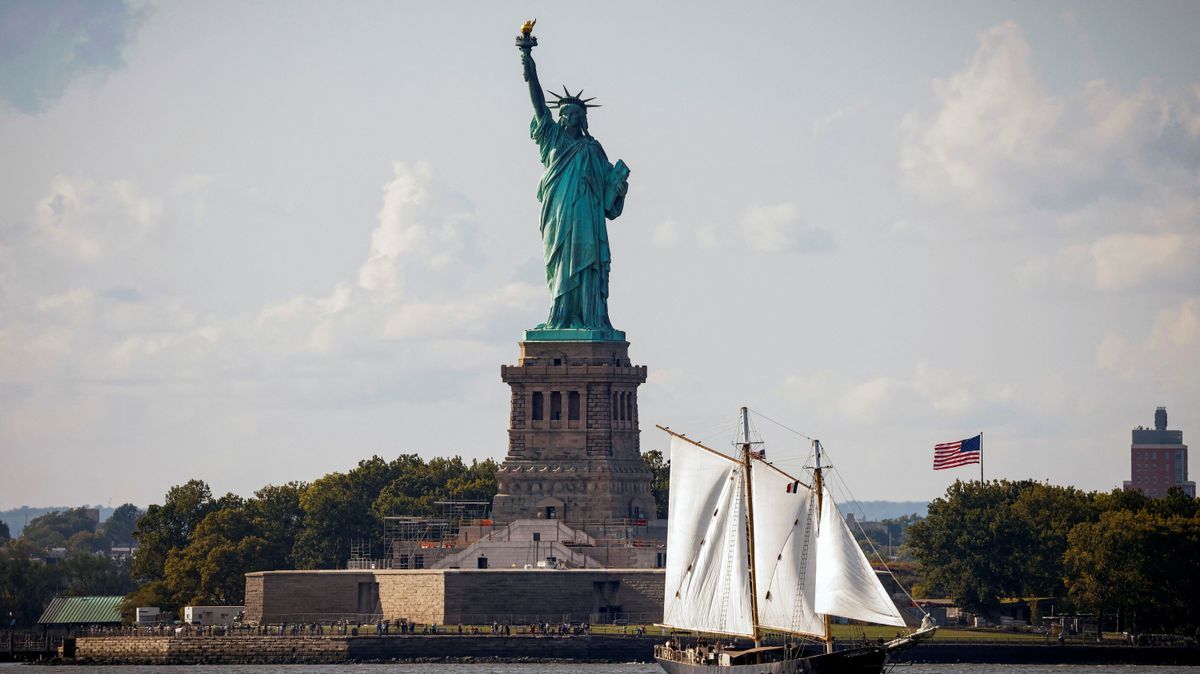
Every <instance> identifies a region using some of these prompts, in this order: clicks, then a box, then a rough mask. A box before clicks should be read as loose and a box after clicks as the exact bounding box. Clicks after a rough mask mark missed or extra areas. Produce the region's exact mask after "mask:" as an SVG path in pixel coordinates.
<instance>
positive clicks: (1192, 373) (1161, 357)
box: [1096, 297, 1200, 393]
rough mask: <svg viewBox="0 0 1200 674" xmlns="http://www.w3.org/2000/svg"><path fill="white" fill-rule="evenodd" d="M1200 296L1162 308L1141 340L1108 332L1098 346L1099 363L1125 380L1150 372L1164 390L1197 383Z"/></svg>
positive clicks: (1106, 370)
mask: <svg viewBox="0 0 1200 674" xmlns="http://www.w3.org/2000/svg"><path fill="white" fill-rule="evenodd" d="M1197 353H1200V297H1189V298H1187V299H1185V300H1183V301H1182V302H1180V303H1179V304H1178V305H1177V306H1172V307H1168V308H1166V309H1163V310H1162V311H1160V312H1158V315H1157V316H1156V317H1155V318H1154V323H1153V325H1152V326H1151V327H1150V328H1149V331H1148V333H1147V334H1145V335H1144V336H1143V337H1142V338H1141V339H1140V340H1138V339H1137V338H1133V339H1131V338H1130V337H1127V336H1125V335H1122V334H1120V333H1117V332H1108V333H1106V334H1105V335H1104V337H1103V339H1101V341H1100V343H1099V345H1098V346H1097V347H1096V365H1097V366H1098V367H1099V368H1100V369H1101V370H1103V371H1105V372H1107V373H1109V374H1111V375H1113V376H1115V377H1117V378H1118V379H1121V380H1125V381H1134V380H1144V379H1145V378H1146V376H1147V374H1151V375H1152V381H1154V382H1155V383H1156V385H1157V388H1158V389H1159V390H1160V392H1167V393H1169V392H1172V391H1177V390H1182V389H1183V388H1188V387H1194V385H1195V382H1196V381H1198V380H1200V361H1198V360H1197V358H1196V354H1197Z"/></svg>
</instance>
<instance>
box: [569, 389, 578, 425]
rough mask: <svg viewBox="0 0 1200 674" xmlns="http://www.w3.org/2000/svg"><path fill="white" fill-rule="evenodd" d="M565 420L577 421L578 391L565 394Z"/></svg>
mask: <svg viewBox="0 0 1200 674" xmlns="http://www.w3.org/2000/svg"><path fill="white" fill-rule="evenodd" d="M567 420H568V421H579V391H571V392H570V393H568V394H567Z"/></svg>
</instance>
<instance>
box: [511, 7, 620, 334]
mask: <svg viewBox="0 0 1200 674" xmlns="http://www.w3.org/2000/svg"><path fill="white" fill-rule="evenodd" d="M532 29H533V22H532V21H527V22H526V23H525V25H524V26H522V28H521V36H520V37H518V38H517V46H518V47H519V48H520V50H521V63H522V65H523V66H524V70H525V80H526V81H527V82H528V83H529V98H530V100H531V101H532V102H533V122H532V124H531V125H530V136H531V137H532V138H533V140H534V142H536V143H537V146H538V151H539V152H540V155H541V160H542V165H543V166H545V167H546V170H545V172H544V173H543V174H542V180H541V182H540V183H539V184H538V192H537V196H538V201H540V202H541V204H542V209H541V232H542V249H543V250H542V253H543V257H544V259H545V263H546V284H547V285H548V286H549V287H550V295H551V297H552V298H553V304H552V305H551V308H550V316H549V318H547V319H546V322H545V323H543V324H542V325H539V326H538V331H552V330H591V331H604V332H606V333H608V337H607V338H609V339H614V338H615V339H622V340H623V339H624V336H623V334H622V333H620V332H617V331H615V330H613V327H612V323H610V322H609V319H608V270H609V266H610V262H611V254H610V252H609V247H608V228H607V226H606V224H605V221H604V220H605V218H608V219H614V218H616V217H618V216H619V215H621V210H622V208H623V207H624V205H625V192H626V190H628V188H629V185H628V182H627V177H628V175H629V169H628V168H626V167H625V163H624V162H622V161H620V160H618V161H617V165H616V166H613V165H612V164H610V163H608V157H607V156H606V155H605V154H604V148H602V147H601V146H600V143H599V142H597V141H596V139H595V138H592V136H591V134H589V133H588V119H587V111H588V109H589V108H595V107H599V106H596V105H591V104H590V103H589V101H591V100H593V99H591V98H588V99H584V98H582V95H583V91H580V92H579V93H577V94H571V93H570V92H569V91H568V90H567V89H566V88H565V87H564V88H563V94H562V95H561V96H560V95H558V94H556V93H554V92H549V93H550V94H551V95H552V96H553V97H554V98H555V100H553V101H550V102H547V101H546V97H545V95H544V94H543V92H542V87H541V84H540V83H539V82H538V76H537V66H536V65H535V64H534V62H533V55H532V53H531V51H532V49H533V47H534V46H535V45H537V38H535V37H533V36H532V35H531V34H530V32H531V31H532ZM551 107H554V108H557V109H558V121H557V122H556V121H555V120H554V118H553V117H552V116H551V113H550V108H551ZM560 338H561V337H560Z"/></svg>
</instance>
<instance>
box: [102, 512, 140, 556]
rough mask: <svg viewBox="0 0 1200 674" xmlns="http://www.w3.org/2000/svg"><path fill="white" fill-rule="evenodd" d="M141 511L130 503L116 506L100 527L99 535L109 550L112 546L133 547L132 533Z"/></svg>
mask: <svg viewBox="0 0 1200 674" xmlns="http://www.w3.org/2000/svg"><path fill="white" fill-rule="evenodd" d="M141 516H142V511H141V510H140V509H139V508H138V507H137V506H135V505H133V504H132V503H124V504H122V505H120V506H117V509H116V510H114V511H113V514H112V515H109V517H108V519H107V520H105V521H104V524H101V525H100V530H101V531H100V533H101V534H102V535H103V536H104V540H105V542H106V543H107V545H108V548H109V549H111V548H112V547H113V546H117V547H129V546H131V545H133V532H134V530H135V529H136V528H137V521H138V518H140V517H141Z"/></svg>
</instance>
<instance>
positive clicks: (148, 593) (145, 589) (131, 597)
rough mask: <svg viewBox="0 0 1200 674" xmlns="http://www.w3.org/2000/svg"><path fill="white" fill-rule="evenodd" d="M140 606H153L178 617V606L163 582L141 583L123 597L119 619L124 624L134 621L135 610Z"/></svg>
mask: <svg viewBox="0 0 1200 674" xmlns="http://www.w3.org/2000/svg"><path fill="white" fill-rule="evenodd" d="M142 606H154V607H157V608H160V609H162V610H164V611H170V612H172V613H174V614H175V615H177V616H178V615H179V607H180V604H177V603H175V599H174V597H173V596H172V594H171V590H170V588H168V587H167V582H166V581H165V580H152V581H150V582H148V583H142V584H141V585H140V586H138V587H137V588H136V589H135V590H133V591H132V592H130V593H129V594H127V595H125V598H124V599H122V600H121V618H122V619H124V620H125V622H126V623H132V622H134V620H135V619H136V616H137V609H138V607H142Z"/></svg>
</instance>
